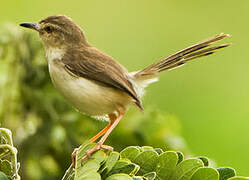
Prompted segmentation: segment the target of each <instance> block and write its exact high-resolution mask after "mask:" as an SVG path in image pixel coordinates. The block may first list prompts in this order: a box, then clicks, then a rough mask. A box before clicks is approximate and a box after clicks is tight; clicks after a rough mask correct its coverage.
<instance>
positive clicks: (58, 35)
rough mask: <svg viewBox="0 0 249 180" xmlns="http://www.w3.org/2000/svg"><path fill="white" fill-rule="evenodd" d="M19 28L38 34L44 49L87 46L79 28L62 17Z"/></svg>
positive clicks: (52, 17) (50, 18)
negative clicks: (31, 30)
mask: <svg viewBox="0 0 249 180" xmlns="http://www.w3.org/2000/svg"><path fill="white" fill-rule="evenodd" d="M20 26H23V27H26V28H30V29H33V30H36V31H37V32H39V35H40V37H41V39H42V41H43V43H44V45H45V47H46V48H67V47H71V48H72V47H76V46H84V45H88V43H87V41H86V39H85V36H84V34H83V32H82V30H81V29H80V27H79V26H78V25H77V24H75V23H74V22H73V21H72V20H71V19H70V18H68V17H66V16H63V15H55V16H49V17H47V18H46V19H43V20H41V21H39V22H38V23H22V24H20Z"/></svg>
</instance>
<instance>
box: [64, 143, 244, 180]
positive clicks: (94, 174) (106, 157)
mask: <svg viewBox="0 0 249 180" xmlns="http://www.w3.org/2000/svg"><path fill="white" fill-rule="evenodd" d="M93 146H95V144H91V143H85V144H83V145H82V146H81V147H80V149H79V151H78V153H77V156H76V165H75V170H73V168H72V166H71V167H70V168H69V170H68V171H67V172H66V174H65V175H64V177H63V179H62V180H71V179H74V180H88V179H89V180H90V179H96V180H98V179H99V180H100V179H106V180H132V179H133V180H154V179H155V180H232V179H236V178H237V179H241V180H242V179H248V178H243V177H237V176H236V173H235V170H234V169H232V168H227V167H223V168H218V169H216V168H212V167H211V166H210V163H209V160H208V159H207V158H205V157H201V158H200V157H197V158H188V159H184V156H183V154H182V153H181V152H178V151H163V150H162V149H160V148H152V147H150V146H143V147H139V146H129V147H127V148H125V149H124V150H122V151H121V152H120V153H118V152H115V151H114V152H104V151H102V150H99V151H97V152H96V153H94V154H93V155H92V157H91V158H89V159H88V160H86V161H85V162H83V163H82V157H83V156H84V155H85V152H86V151H87V150H88V149H90V148H92V147H93ZM82 164H83V165H82Z"/></svg>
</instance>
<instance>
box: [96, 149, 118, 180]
mask: <svg viewBox="0 0 249 180" xmlns="http://www.w3.org/2000/svg"><path fill="white" fill-rule="evenodd" d="M118 159H119V153H118V152H111V154H110V155H109V156H108V158H107V160H106V162H105V164H104V167H103V169H102V170H101V171H99V173H101V175H102V176H103V177H106V175H107V173H109V172H110V171H111V170H112V168H113V167H114V165H115V164H116V162H117V161H118Z"/></svg>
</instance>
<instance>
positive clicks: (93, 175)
mask: <svg viewBox="0 0 249 180" xmlns="http://www.w3.org/2000/svg"><path fill="white" fill-rule="evenodd" d="M93 179H94V180H101V177H100V174H99V173H97V172H96V171H94V170H90V171H87V172H85V173H84V174H81V176H78V177H75V178H74V180H93Z"/></svg>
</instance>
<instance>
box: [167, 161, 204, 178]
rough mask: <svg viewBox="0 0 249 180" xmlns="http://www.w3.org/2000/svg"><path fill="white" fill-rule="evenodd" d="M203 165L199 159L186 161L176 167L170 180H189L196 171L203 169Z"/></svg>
mask: <svg viewBox="0 0 249 180" xmlns="http://www.w3.org/2000/svg"><path fill="white" fill-rule="evenodd" d="M203 166H204V164H203V162H202V161H201V160H200V159H187V160H184V161H182V162H181V163H179V164H178V165H177V166H176V169H175V171H174V172H173V174H172V177H171V178H170V180H185V179H190V177H191V176H192V174H193V173H194V172H195V171H196V169H198V168H200V167H203Z"/></svg>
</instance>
